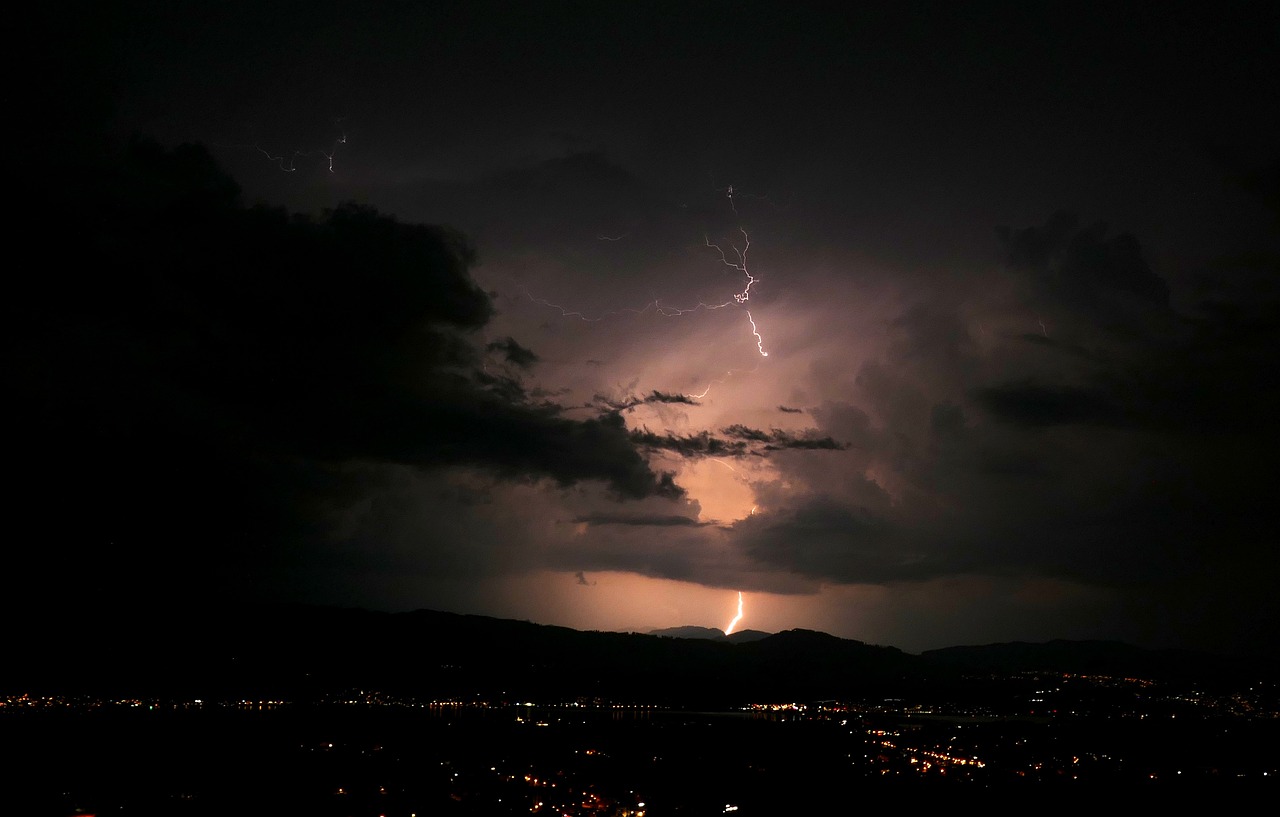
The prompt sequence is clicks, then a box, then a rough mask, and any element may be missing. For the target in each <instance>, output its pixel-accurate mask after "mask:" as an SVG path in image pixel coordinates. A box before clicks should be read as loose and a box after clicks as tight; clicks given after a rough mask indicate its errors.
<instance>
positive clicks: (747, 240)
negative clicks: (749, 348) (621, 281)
mask: <svg viewBox="0 0 1280 817" xmlns="http://www.w3.org/2000/svg"><path fill="white" fill-rule="evenodd" d="M259 149H261V148H259ZM264 153H265V151H264ZM268 155H269V154H268ZM296 155H305V154H295V156H296ZM290 162H291V164H292V160H290ZM282 164H283V163H282ZM331 164H332V161H331ZM290 169H291V168H290ZM723 192H724V194H725V197H726V198H728V199H729V207H730V208H731V209H732V210H733V212H734V215H737V213H738V208H737V205H736V204H735V203H734V200H733V197H734V194H735V193H734V188H733V185H729V187H727V188H724V189H723ZM756 198H760V197H756ZM738 232H740V233H742V246H741V247H739V246H738V244H737V243H730V244H728V247H729V250H730V251H731V252H732V255H730V253H729V252H726V251H725V248H724V247H723V246H721V245H720V244H718V243H716V242H713V241H712V240H711V238H710V236H708V235H706V234H703V236H702V243H703V246H706V247H709V248H711V249H713V250H715V251H716V253H717V254H719V256H720V262H721V263H722V264H723V265H724V266H726V267H729V268H730V269H732V270H735V271H736V272H738V273H740V274H741V275H742V277H743V278H744V279H745V283H744V284H743V287H742V290H741V291H740V292H736V293H734V295H733V297H732V298H731V299H730V300H727V301H724V302H722V303H706V302H705V301H703V302H699V303H697V304H695V305H694V306H689V307H676V306H668V305H666V304H663V303H662V302H661V301H659V300H658V299H656V298H655V299H654V300H652V301H650V302H649V303H647V304H645V305H644V306H642V307H639V308H624V309H612V310H608V311H605V312H601V313H599V314H598V315H595V316H594V317H593V316H591V315H588V314H586V313H584V312H581V311H578V310H575V309H570V308H569V307H566V306H561V305H560V304H557V303H552V302H551V301H548V300H546V299H545V298H537V297H534V295H533V293H531V292H529V290H528V289H527V288H523V287H522V288H521V289H522V290H523V292H524V294H525V296H526V297H527V298H528V299H529V300H531V301H533V302H534V303H536V304H539V305H541V306H545V307H548V308H550V309H554V310H556V311H558V312H559V313H560V316H561V317H564V318H577V319H578V320H580V321H584V322H587V323H598V322H600V321H603V320H604V319H605V318H608V317H611V316H614V315H622V314H632V315H643V314H644V313H646V312H648V311H650V310H653V311H654V312H655V313H657V314H658V315H661V316H662V317H664V318H675V317H680V316H683V315H689V314H692V313H695V312H698V311H700V310H705V311H707V312H710V311H713V310H716V309H724V308H725V307H728V306H734V305H737V306H745V305H746V303H747V302H748V301H750V300H751V287H752V286H753V285H754V284H755V283H756V280H757V279H756V276H755V275H754V274H752V272H751V270H750V268H749V267H748V262H747V254H748V252H750V250H751V236H750V235H749V234H748V233H747V231H746V229H745V228H743V227H741V226H739V227H738ZM627 235H629V233H623V234H621V235H618V236H610V235H604V234H601V235H597V236H596V238H597V240H599V241H619V240H621V239H623V238H625V237H626V236H627ZM735 259H736V260H735ZM745 311H746V314H747V321H748V322H749V323H750V324H751V334H752V335H754V336H755V339H756V350H757V351H758V352H759V353H760V356H761V357H768V356H769V353H768V352H766V351H765V348H764V337H763V336H762V335H761V334H760V328H759V326H758V325H757V324H756V320H755V318H754V317H753V316H752V314H751V311H750V310H745ZM703 394H704V395H705V392H704V393H703ZM690 396H691V397H692V396H700V395H690Z"/></svg>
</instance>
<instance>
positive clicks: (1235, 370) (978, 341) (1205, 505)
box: [729, 215, 1280, 643]
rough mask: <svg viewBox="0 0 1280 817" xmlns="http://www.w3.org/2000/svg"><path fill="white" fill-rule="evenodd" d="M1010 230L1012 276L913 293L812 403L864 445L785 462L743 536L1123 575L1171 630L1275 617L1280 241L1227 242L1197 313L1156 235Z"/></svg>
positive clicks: (801, 566)
mask: <svg viewBox="0 0 1280 817" xmlns="http://www.w3.org/2000/svg"><path fill="white" fill-rule="evenodd" d="M1005 236H1006V240H1005V243H1004V249H1005V251H1006V253H1007V259H1006V270H1007V271H1011V272H1012V273H1013V276H1012V277H1011V278H1008V279H1005V280H1006V281H1008V282H1009V284H1010V285H1011V287H1012V292H1006V291H1004V290H1000V289H998V288H996V287H998V284H990V285H989V286H988V287H986V288H980V287H979V286H977V285H975V286H974V287H971V288H969V289H968V290H966V291H965V292H964V293H963V297H953V298H951V299H950V301H951V305H950V306H948V299H945V298H943V299H939V298H934V297H929V296H927V295H925V296H919V295H918V296H916V298H917V302H916V303H914V304H912V303H911V300H910V299H908V306H907V307H906V308H904V310H903V312H902V315H901V316H900V317H899V318H898V319H896V320H895V321H894V322H893V327H894V333H895V334H894V336H893V342H892V343H891V344H890V345H889V346H888V347H887V349H886V351H885V353H884V354H883V355H882V356H879V357H873V358H872V359H870V360H868V361H867V362H865V363H863V364H862V365H861V366H860V367H859V368H858V370H857V371H856V373H852V374H851V376H850V380H851V381H852V385H853V387H854V388H853V390H852V392H851V394H852V395H853V396H852V397H851V399H850V400H849V401H848V402H843V401H839V402H837V401H828V402H825V403H822V404H820V405H819V406H817V407H815V408H814V409H813V410H812V411H811V413H812V415H813V417H814V419H815V421H816V423H817V425H818V431H817V432H816V433H817V434H819V435H830V436H831V438H832V439H840V440H848V441H851V442H852V443H853V448H852V449H850V451H849V453H848V454H847V455H846V456H845V457H841V458H805V459H792V458H788V457H778V458H776V459H775V460H774V465H775V466H776V467H778V468H779V469H780V470H781V476H780V478H779V479H778V480H777V481H776V482H771V483H768V484H766V485H762V486H761V487H760V488H759V489H758V491H757V498H758V500H759V502H760V503H761V507H762V508H763V509H765V510H764V511H763V512H762V513H760V514H757V515H755V516H753V517H752V518H750V519H749V520H743V521H741V522H739V523H737V524H735V525H734V526H733V528H732V529H731V530H730V532H729V536H730V538H731V539H732V541H734V542H735V544H737V545H738V546H739V547H740V548H741V549H742V551H743V552H744V553H746V554H748V555H750V556H751V557H752V558H754V559H756V560H758V561H760V562H761V563H762V564H766V565H769V566H772V567H776V568H779V569H782V570H785V571H788V572H791V573H794V574H797V575H801V576H805V577H808V578H811V579H815V580H820V581H821V580H826V581H836V582H872V583H887V584H892V583H895V582H915V581H928V580H940V579H944V578H946V577H955V576H960V575H1003V576H1021V577H1028V576H1030V577H1051V578H1053V579H1054V580H1065V581H1069V582H1075V583H1082V584H1083V585H1087V586H1094V587H1104V588H1108V589H1109V591H1108V592H1110V590H1117V591H1118V592H1122V593H1123V595H1124V598H1125V599H1126V600H1127V601H1126V603H1127V604H1129V605H1130V607H1131V609H1132V610H1133V611H1135V612H1134V615H1135V617H1136V618H1135V620H1139V619H1141V620H1142V621H1143V622H1144V624H1143V625H1142V626H1144V627H1148V628H1149V629H1150V631H1151V632H1156V631H1163V628H1164V626H1165V625H1164V624H1163V623H1162V622H1161V620H1160V617H1159V615H1158V614H1157V611H1159V610H1169V609H1171V608H1177V609H1185V610H1188V611H1190V610H1196V611H1197V612H1196V613H1195V614H1194V615H1199V616H1203V617H1204V619H1203V621H1202V622H1200V623H1191V622H1189V621H1187V620H1188V619H1190V618H1192V617H1193V614H1192V613H1190V612H1188V613H1186V614H1185V615H1182V614H1180V615H1179V619H1180V621H1181V623H1180V625H1179V626H1182V627H1184V630H1183V632H1185V633H1190V632H1192V631H1195V632H1196V633H1198V635H1197V637H1198V638H1201V639H1205V638H1209V639H1212V638H1214V637H1216V633H1215V631H1214V628H1215V627H1218V626H1221V627H1222V628H1224V629H1229V630H1232V631H1233V632H1236V633H1238V634H1245V633H1247V632H1248V630H1247V627H1244V620H1243V619H1241V618H1240V616H1241V615H1243V614H1244V611H1246V610H1252V611H1255V612H1256V613H1257V614H1258V615H1264V616H1270V617H1271V618H1270V619H1269V620H1274V618H1275V604H1274V602H1272V601H1270V600H1269V598H1270V597H1269V591H1267V590H1266V589H1265V586H1264V585H1265V583H1264V582H1262V581H1260V580H1259V579H1258V578H1257V572H1256V571H1257V570H1259V569H1261V570H1262V571H1264V573H1267V574H1270V573H1272V572H1274V570H1275V569H1276V568H1277V563H1276V556H1275V553H1274V551H1273V550H1271V549H1270V548H1269V547H1268V546H1266V545H1264V544H1262V543H1263V542H1266V541H1269V537H1268V534H1266V533H1264V531H1265V529H1266V528H1267V527H1268V525H1269V524H1270V522H1269V520H1271V519H1272V516H1273V515H1272V514H1271V513H1270V511H1268V510H1266V509H1267V507H1268V503H1269V499H1268V494H1269V489H1268V488H1267V487H1266V486H1267V485H1269V483H1270V481H1269V479H1268V478H1267V474H1269V473H1270V471H1271V470H1272V468H1273V466H1272V464H1271V458H1272V457H1271V454H1270V453H1269V452H1270V451H1271V450H1273V448H1274V445H1273V441H1274V423H1273V422H1272V420H1271V419H1270V418H1269V417H1268V412H1269V411H1270V408H1269V407H1271V406H1274V405H1275V404H1276V402H1277V399H1280V392H1278V387H1277V384H1276V380H1275V378H1273V377H1270V376H1268V375H1266V374H1265V372H1266V370H1267V369H1268V366H1269V365H1270V364H1269V363H1268V361H1269V360H1274V358H1275V356H1276V355H1277V354H1280V332H1277V331H1276V327H1277V326H1280V321H1278V320H1277V316H1278V315H1280V309H1278V308H1277V307H1278V306H1280V297H1278V296H1280V292H1278V291H1277V287H1275V286H1274V285H1273V284H1272V285H1270V286H1268V285H1266V284H1264V283H1263V282H1265V281H1266V280H1267V279H1268V274H1274V271H1275V270H1276V265H1275V264H1274V261H1272V260H1266V257H1264V258H1263V259H1259V258H1258V257H1256V256H1255V257H1252V258H1251V259H1250V260H1249V262H1247V263H1244V264H1242V263H1241V262H1240V261H1239V260H1236V259H1224V260H1223V261H1222V262H1221V263H1220V265H1219V268H1218V269H1217V270H1215V271H1213V272H1212V273H1205V274H1203V275H1201V276H1200V278H1199V279H1198V280H1199V286H1200V289H1199V291H1198V292H1197V293H1192V294H1193V296H1194V297H1191V298H1187V299H1183V303H1186V304H1188V306H1187V308H1186V309H1185V310H1184V311H1179V310H1177V309H1175V308H1174V307H1173V305H1172V303H1173V299H1172V298H1171V297H1170V294H1169V288H1168V287H1167V285H1166V284H1165V282H1164V281H1163V280H1161V279H1159V278H1158V277H1157V276H1156V275H1155V273H1154V272H1153V270H1152V269H1151V267H1150V265H1149V264H1148V263H1147V261H1146V259H1145V256H1144V254H1143V252H1142V248H1141V246H1140V244H1139V243H1138V241H1137V239H1136V238H1134V237H1132V236H1124V235H1116V236H1112V235H1111V234H1110V233H1109V231H1107V230H1106V229H1104V228H1102V227H1099V226H1092V227H1088V226H1081V225H1080V223H1079V222H1077V221H1075V220H1074V219H1071V218H1069V217H1065V216H1061V215H1059V216H1055V217H1054V218H1052V219H1050V220H1049V222H1048V223H1047V224H1046V226H1044V227H1031V228H1026V229H1023V230H1015V231H1006V233H1005ZM1263 270H1268V271H1269V272H1268V273H1267V274H1264V273H1263V272H1262V271H1263ZM1011 303H1012V304H1015V306H1012V307H1011V306H1010V304H1011ZM988 304H995V306H994V307H992V306H989V305H988ZM1011 309H1012V310H1013V317H1014V318H1016V319H1017V320H1019V321H1023V322H1031V323H1034V322H1035V320H1036V317H1037V313H1039V314H1042V315H1044V320H1045V323H1046V324H1048V327H1049V328H1048V333H1047V335H1046V334H1044V333H1036V332H1034V331H1033V332H1022V333H1019V332H1009V331H1007V330H1006V329H1003V328H1002V323H1001V321H1004V323H1003V326H1007V325H1009V320H1010V310H1011ZM980 321H986V326H987V327H988V328H987V329H986V330H985V334H983V332H984V330H983V329H981V328H980V325H979V322H980ZM1015 325H1016V324H1015ZM1024 325H1025V324H1024ZM993 329H994V331H993ZM762 437H763V432H760V431H758V430H750V429H748V430H743V431H741V432H739V433H738V434H736V435H735V436H734V437H733V438H732V439H733V440H735V441H743V442H745V441H748V440H750V441H755V442H759V441H760V440H761V438H762ZM1264 452H1266V453H1264ZM784 486H786V487H784ZM878 493H879V494H881V495H880V496H878V495H877V494H878ZM1197 577H1200V578H1199V579H1198V578H1197ZM1215 609H1217V610H1221V612H1220V613H1219V612H1215ZM1241 643H1243V642H1241Z"/></svg>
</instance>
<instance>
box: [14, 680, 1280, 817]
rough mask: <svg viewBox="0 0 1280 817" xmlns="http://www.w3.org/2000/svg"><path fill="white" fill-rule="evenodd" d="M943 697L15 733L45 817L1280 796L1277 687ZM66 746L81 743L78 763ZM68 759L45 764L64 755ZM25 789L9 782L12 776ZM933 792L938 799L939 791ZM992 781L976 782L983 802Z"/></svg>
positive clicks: (362, 707) (20, 704) (610, 812)
mask: <svg viewBox="0 0 1280 817" xmlns="http://www.w3.org/2000/svg"><path fill="white" fill-rule="evenodd" d="M963 681H964V682H963V683H962V684H961V685H959V686H958V687H957V686H955V685H952V687H951V688H950V689H949V690H947V694H945V695H941V694H940V695H937V696H936V697H926V696H925V695H924V694H923V692H922V693H921V694H919V695H912V696H910V697H907V696H904V697H900V698H879V699H876V700H872V699H850V700H825V701H813V702H755V703H749V704H745V705H740V706H734V707H725V708H723V709H719V710H714V711H711V710H698V711H692V710H687V709H681V708H675V707H671V706H667V705H658V704H644V703H636V702H628V703H621V702H614V701H609V700H605V699H600V698H594V699H590V698H577V699H573V700H562V701H552V702H548V701H528V700H506V699H490V700H484V699H462V698H454V699H438V700H419V699H415V698H412V697H405V696H397V695H392V694H386V693H381V692H378V691H375V690H368V689H351V690H346V691H343V692H341V693H338V694H332V695H326V696H323V697H321V698H319V699H316V700H313V701H308V702H291V701H286V700H280V699H275V698H270V699H256V698H237V699H227V700H206V699H190V700H173V699H162V698H120V699H102V698H94V697H66V696H44V697H40V696H33V695H27V694H16V695H9V696H6V697H4V698H0V728H2V729H3V734H4V735H5V739H4V746H5V751H6V753H7V754H8V755H9V757H7V758H6V761H7V763H8V764H9V767H10V768H15V767H16V768H19V769H23V770H24V774H23V775H21V776H20V777H18V778H16V779H17V780H18V781H21V782H20V783H18V791H19V792H20V793H21V794H23V795H24V797H26V798H28V800H29V801H30V802H33V803H36V804H37V806H33V808H35V810H33V811H31V812H30V813H31V814H33V815H58V816H59V817H69V816H70V815H77V814H78V815H84V814H115V813H121V811H122V810H127V812H126V813H131V814H172V815H184V814H192V815H197V814H216V813H228V812H227V811H225V810H226V809H228V808H231V807H232V806H233V804H235V803H242V804H243V803H250V804H254V805H253V806H252V807H251V808H249V809H248V810H247V811H243V812H241V813H258V811H261V812H262V813H267V812H269V811H271V810H272V809H274V808H283V809H285V811H286V813H299V814H301V813H306V814H320V815H335V817H336V815H348V816H349V817H366V816H368V817H416V815H427V814H494V815H514V814H543V815H563V816H564V817H585V816H586V815H595V816H596V817H641V815H650V817H660V815H665V814H683V813H698V814H711V813H733V812H737V813H739V814H744V815H748V814H776V813H779V812H778V809H780V808H785V807H786V805H787V804H788V803H789V802H792V798H793V797H794V795H795V790H794V787H795V785H796V781H797V780H803V781H805V782H804V791H805V800H806V802H809V803H832V804H835V803H839V802H841V801H842V799H844V798H847V797H849V796H851V795H853V794H857V793H866V792H868V791H874V790H876V789H877V787H881V788H882V787H885V786H890V787H899V788H895V789H894V790H900V787H901V786H907V787H908V788H907V789H906V790H905V791H920V792H925V793H929V792H938V791H951V792H954V793H964V792H967V791H979V790H980V791H995V792H1002V791H1020V790H1022V789H1023V788H1025V787H1027V786H1035V787H1036V790H1037V791H1049V790H1052V791H1055V792H1060V793H1061V794H1062V795H1068V796H1069V795H1070V794H1071V793H1072V792H1087V791H1092V790H1094V789H1095V787H1096V785H1099V784H1104V785H1121V786H1136V787H1140V788H1142V789H1143V790H1144V791H1147V792H1148V793H1159V792H1166V793H1173V792H1178V791H1183V790H1186V789H1187V788H1189V787H1203V786H1236V787H1240V786H1248V787H1263V788H1264V789H1265V790H1267V791H1271V790H1273V788H1274V785H1275V784H1274V781H1275V780H1276V779H1277V777H1278V776H1280V753H1278V752H1277V751H1276V750H1275V749H1274V748H1273V747H1274V745H1275V738H1276V737H1277V736H1278V735H1280V708H1278V707H1277V700H1278V696H1277V693H1278V691H1280V690H1278V689H1277V687H1276V686H1275V685H1274V684H1272V685H1254V686H1252V687H1248V688H1244V689H1241V690H1234V691H1231V692H1229V693H1210V692H1207V691H1204V690H1197V689H1194V688H1189V687H1188V688H1183V687H1178V686H1174V685H1170V684H1166V683H1160V682H1156V681H1153V680H1149V679H1142V678H1133V677H1112V676H1102V675H1079V674H1070V673H1055V674H1049V673H1021V674H1015V675H1009V676H988V677H984V678H966V679H963ZM68 743H70V744H72V746H70V748H69V747H68ZM55 756H56V757H57V758H58V759H59V763H58V764H57V765H54V764H51V763H42V762H41V761H42V759H43V760H44V761H48V760H50V759H51V758H53V757H55ZM9 785H10V788H11V793H12V788H13V786H14V784H13V783H10V784H9ZM938 787H942V788H941V789H939V788H938ZM975 787H976V788H975Z"/></svg>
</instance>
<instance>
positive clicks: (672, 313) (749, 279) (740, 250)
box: [522, 185, 769, 357]
mask: <svg viewBox="0 0 1280 817" xmlns="http://www.w3.org/2000/svg"><path fill="white" fill-rule="evenodd" d="M733 195H734V190H733V185H729V187H728V188H727V189H726V196H727V197H728V199H729V205H730V207H731V208H732V209H733V212H734V214H735V215H736V214H737V212H738V208H737V206H736V205H734V203H733ZM738 232H740V233H742V246H741V247H739V246H738V244H737V243H729V244H728V247H729V249H730V250H731V251H732V253H733V254H732V256H731V255H730V254H729V253H728V252H726V251H725V248H724V247H723V246H721V245H720V244H718V243H716V242H713V241H712V240H711V238H710V236H708V235H706V234H703V236H702V243H703V245H704V246H706V247H708V248H710V249H713V250H715V251H716V253H717V254H718V255H719V256H720V263H722V264H723V265H724V266H726V267H728V268H729V269H732V270H735V271H736V272H738V273H740V274H741V275H742V277H743V279H744V280H745V283H744V284H743V287H742V290H741V291H740V292H736V293H734V295H733V297H732V298H731V299H729V300H727V301H724V302H723V303H718V304H709V303H705V302H700V303H698V304H697V305H695V306H690V307H675V306H667V305H665V304H663V303H661V302H660V301H658V300H657V299H654V300H652V301H650V302H649V303H647V304H645V305H644V306H643V307H641V308H639V309H615V310H609V311H606V312H602V313H600V314H599V315H596V316H595V317H592V316H590V315H587V314H586V313H584V312H580V311H578V310H574V309H570V308H569V307H566V306H561V305H560V304H556V303H552V302H551V301H548V300H546V299H545V298H537V297H534V295H533V294H532V293H531V292H529V290H528V289H524V294H525V296H526V297H527V298H529V300H531V301H533V302H534V303H536V304H540V305H542V306H546V307H548V308H550V309H555V310H556V311H558V312H559V313H560V315H561V317H565V318H577V319H578V320H581V321H585V322H587V323H597V322H599V321H602V320H604V319H605V318H607V317H609V316H611V315H621V314H624V313H631V314H633V315H642V314H644V313H645V312H648V311H649V310H650V309H652V310H653V311H654V312H656V313H657V314H659V315H661V316H662V317H664V318H675V317H680V316H683V315H689V314H692V313H695V312H698V311H699V310H705V311H708V312H710V311H713V310H716V309H724V308H725V307H728V306H734V305H735V304H736V305H738V306H745V305H746V303H747V302H748V301H750V300H751V287H752V286H753V285H754V284H755V283H756V280H757V279H756V276H755V275H754V274H753V273H752V272H751V269H750V267H749V266H748V263H747V254H748V253H749V252H750V251H751V236H750V235H749V234H748V233H747V231H746V229H745V228H743V227H741V226H739V227H738ZM626 235H627V233H623V234H622V235H620V236H617V237H613V236H608V235H598V236H596V238H597V239H598V240H600V241H617V240H619V239H621V238H624V237H626ZM735 259H736V260H735ZM522 289H523V288H522ZM746 313H747V321H748V322H749V323H750V324H751V334H752V335H754V336H755V339H756V350H757V351H758V352H759V353H760V357H768V356H769V353H768V352H766V351H765V349H764V337H763V336H762V335H761V334H760V327H759V326H758V325H757V324H756V319H755V318H754V317H753V316H752V315H751V310H746Z"/></svg>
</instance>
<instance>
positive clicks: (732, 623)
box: [724, 590, 742, 635]
mask: <svg viewBox="0 0 1280 817" xmlns="http://www.w3.org/2000/svg"><path fill="white" fill-rule="evenodd" d="M739 621H742V591H741V590H739V591H738V614H737V615H736V616H734V617H733V621H730V622H729V626H728V627H725V628H724V634H725V635H733V629H734V628H735V627H737V626H738V622H739Z"/></svg>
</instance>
